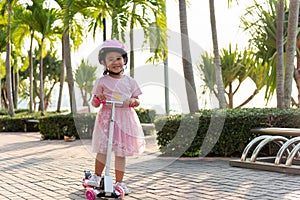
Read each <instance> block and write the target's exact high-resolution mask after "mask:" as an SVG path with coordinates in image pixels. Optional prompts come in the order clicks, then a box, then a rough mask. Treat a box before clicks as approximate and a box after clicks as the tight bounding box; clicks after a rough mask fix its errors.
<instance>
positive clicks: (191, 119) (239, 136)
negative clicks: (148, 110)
mask: <svg viewBox="0 0 300 200" xmlns="http://www.w3.org/2000/svg"><path fill="white" fill-rule="evenodd" d="M212 116H213V117H212ZM212 119H213V120H214V122H213V123H210V122H211V120H212ZM223 120H225V121H224V124H223ZM155 127H156V130H158V133H157V141H158V145H159V146H160V150H161V152H162V153H163V154H164V155H167V156H178V155H183V156H201V155H207V154H208V155H213V156H240V155H241V153H242V151H243V149H244V148H245V146H246V145H247V144H248V142H249V141H251V140H252V139H253V138H255V137H256V136H257V135H256V134H254V133H251V132H250V129H252V128H256V127H293V128H299V127H300V111H299V109H287V110H280V109H275V108H271V109H270V108H264V109H259V108H245V109H225V110H201V111H200V113H198V114H195V115H175V116H168V117H165V118H161V119H157V120H155ZM209 128H210V129H209ZM218 129H220V130H218ZM208 130H210V132H209V133H208ZM204 141H205V143H204ZM203 143H204V144H203ZM202 144H203V145H202ZM210 147H213V148H210Z"/></svg>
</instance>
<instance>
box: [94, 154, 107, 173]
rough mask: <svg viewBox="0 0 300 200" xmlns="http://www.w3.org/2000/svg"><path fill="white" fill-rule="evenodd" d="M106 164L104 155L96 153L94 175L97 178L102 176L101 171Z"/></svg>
mask: <svg viewBox="0 0 300 200" xmlns="http://www.w3.org/2000/svg"><path fill="white" fill-rule="evenodd" d="M105 163H106V155H105V154H102V153H97V156H96V161H95V174H97V175H98V176H101V175H102V172H103V169H104V167H105Z"/></svg>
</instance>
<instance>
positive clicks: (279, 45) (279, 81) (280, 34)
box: [276, 0, 285, 108]
mask: <svg viewBox="0 0 300 200" xmlns="http://www.w3.org/2000/svg"><path fill="white" fill-rule="evenodd" d="M277 10H278V11H277V22H276V51H277V54H276V95H277V107H278V108H284V102H283V97H284V79H283V78H284V49H283V47H284V41H283V40H284V13H285V12H284V11H285V10H284V0H279V1H278V8H277Z"/></svg>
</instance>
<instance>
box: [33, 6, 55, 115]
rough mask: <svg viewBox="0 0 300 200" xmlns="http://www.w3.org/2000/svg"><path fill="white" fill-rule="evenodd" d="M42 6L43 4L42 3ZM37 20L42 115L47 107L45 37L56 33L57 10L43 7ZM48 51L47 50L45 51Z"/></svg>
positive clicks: (37, 15) (37, 14) (49, 37)
mask: <svg viewBox="0 0 300 200" xmlns="http://www.w3.org/2000/svg"><path fill="white" fill-rule="evenodd" d="M41 6H42V5H41ZM35 14H36V20H37V22H38V24H39V27H38V29H37V31H38V32H39V33H41V35H42V36H41V38H40V42H39V49H40V63H39V64H40V69H39V72H40V95H39V97H40V110H41V115H42V116H43V115H44V109H45V104H44V81H43V77H44V75H43V57H44V52H43V49H44V48H45V47H44V45H45V39H47V38H48V39H50V40H51V39H52V38H51V36H53V34H54V27H53V24H54V22H55V21H56V20H57V17H56V16H57V15H58V13H57V10H56V9H54V8H51V9H48V8H41V10H40V11H39V12H36V13H35ZM45 53H46V52H45Z"/></svg>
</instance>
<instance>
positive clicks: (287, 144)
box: [229, 128, 300, 174]
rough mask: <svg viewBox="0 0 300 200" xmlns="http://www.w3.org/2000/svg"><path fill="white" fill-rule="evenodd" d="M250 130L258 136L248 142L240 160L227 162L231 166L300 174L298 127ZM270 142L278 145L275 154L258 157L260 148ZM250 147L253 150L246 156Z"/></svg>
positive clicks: (299, 137) (299, 131) (299, 130)
mask: <svg viewBox="0 0 300 200" xmlns="http://www.w3.org/2000/svg"><path fill="white" fill-rule="evenodd" d="M251 132H253V133H257V134H260V136H258V137H256V138H254V139H253V140H251V141H250V142H249V143H248V145H247V146H246V147H245V148H244V151H243V153H242V156H241V159H240V160H232V161H230V162H229V164H230V165H231V166H237V167H245V168H253V169H263V170H269V171H277V172H290V173H294V174H300V128H255V129H251ZM271 142H274V143H276V144H278V145H279V147H280V148H279V150H278V152H277V154H276V156H275V157H262V158H258V154H259V153H260V151H261V149H262V148H263V147H264V146H266V145H267V144H269V143H271ZM250 149H254V150H253V152H252V155H251V157H250V158H247V155H248V153H249V151H250Z"/></svg>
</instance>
